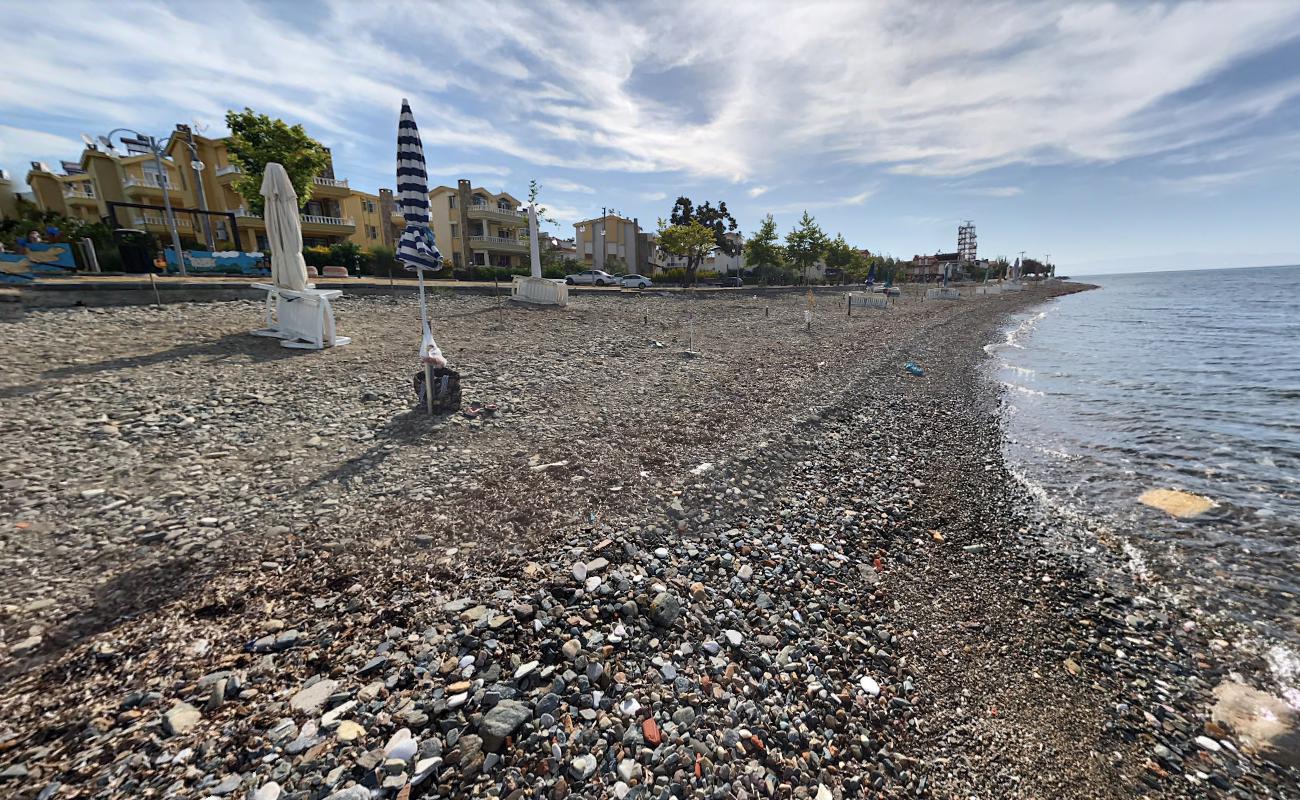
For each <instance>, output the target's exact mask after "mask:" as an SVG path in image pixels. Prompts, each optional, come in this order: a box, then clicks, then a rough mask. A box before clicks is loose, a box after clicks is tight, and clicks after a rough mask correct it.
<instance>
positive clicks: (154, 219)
mask: <svg viewBox="0 0 1300 800" xmlns="http://www.w3.org/2000/svg"><path fill="white" fill-rule="evenodd" d="M134 224H135V225H158V226H161V227H167V217H165V216H163V215H161V214H138V215H136V217H135V221H134ZM176 227H178V228H192V227H194V225H193V223H192V222H191V221H190V219H189V218H188V217H177V218H176Z"/></svg>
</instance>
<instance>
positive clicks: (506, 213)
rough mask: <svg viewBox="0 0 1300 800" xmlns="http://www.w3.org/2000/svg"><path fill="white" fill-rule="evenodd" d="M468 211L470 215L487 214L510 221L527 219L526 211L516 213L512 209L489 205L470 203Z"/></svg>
mask: <svg viewBox="0 0 1300 800" xmlns="http://www.w3.org/2000/svg"><path fill="white" fill-rule="evenodd" d="M469 211H470V214H471V215H472V214H474V213H475V212H487V213H489V214H496V215H498V216H502V217H508V218H510V219H528V212H527V211H517V210H515V209H513V208H502V207H501V206H494V205H491V204H490V203H471V204H470V207H469Z"/></svg>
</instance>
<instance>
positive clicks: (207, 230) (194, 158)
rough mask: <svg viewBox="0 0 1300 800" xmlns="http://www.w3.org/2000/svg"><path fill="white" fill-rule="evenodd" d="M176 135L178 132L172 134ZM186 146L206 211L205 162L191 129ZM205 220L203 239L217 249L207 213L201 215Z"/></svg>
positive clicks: (202, 209) (212, 248)
mask: <svg viewBox="0 0 1300 800" xmlns="http://www.w3.org/2000/svg"><path fill="white" fill-rule="evenodd" d="M172 135H173V136H175V135H176V134H172ZM181 141H182V142H183V143H184V144H185V146H186V147H188V148H189V149H190V169H192V170H194V182H195V188H196V189H197V190H198V195H199V210H200V211H203V212H206V211H207V210H208V198H207V195H205V194H204V193H203V162H202V161H201V160H200V159H199V148H198V147H196V146H195V145H194V132H193V131H190V134H189V137H188V138H186V139H182V140H181ZM200 219H202V220H203V239H204V241H205V242H206V243H207V245H208V250H209V252H210V251H213V250H216V249H217V243H216V240H215V239H213V237H212V222H211V221H209V220H208V215H207V214H206V213H204V214H201V215H200Z"/></svg>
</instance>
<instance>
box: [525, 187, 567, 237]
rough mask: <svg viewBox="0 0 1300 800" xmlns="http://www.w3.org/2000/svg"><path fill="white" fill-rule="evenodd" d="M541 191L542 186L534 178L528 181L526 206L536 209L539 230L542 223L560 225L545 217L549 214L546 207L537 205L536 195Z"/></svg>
mask: <svg viewBox="0 0 1300 800" xmlns="http://www.w3.org/2000/svg"><path fill="white" fill-rule="evenodd" d="M541 191H542V185H541V184H540V183H538V182H537V180H536V179H535V178H534V179H532V180H529V181H528V205H530V206H532V207H533V208H536V209H537V225H538V227H539V228H540V227H541V224H542V223H543V222H549V223H551V224H552V225H559V224H560V223H558V222H556V221H555V220H553V219H551V218H550V217H549V216H547V214H549V213H550V212H549V211H547V210H546V206H543V205H540V204H538V202H537V195H539V194H540V193H541Z"/></svg>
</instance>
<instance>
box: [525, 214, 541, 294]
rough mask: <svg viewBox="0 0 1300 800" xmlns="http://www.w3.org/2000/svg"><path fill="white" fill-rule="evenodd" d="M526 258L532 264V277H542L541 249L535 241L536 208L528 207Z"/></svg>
mask: <svg viewBox="0 0 1300 800" xmlns="http://www.w3.org/2000/svg"><path fill="white" fill-rule="evenodd" d="M528 256H529V258H530V259H531V264H532V276H533V277H534V278H540V277H542V248H541V245H540V244H539V243H538V240H537V208H536V206H529V207H528Z"/></svg>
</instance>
